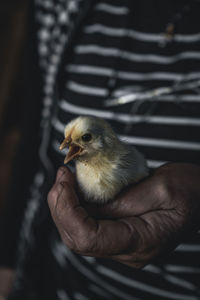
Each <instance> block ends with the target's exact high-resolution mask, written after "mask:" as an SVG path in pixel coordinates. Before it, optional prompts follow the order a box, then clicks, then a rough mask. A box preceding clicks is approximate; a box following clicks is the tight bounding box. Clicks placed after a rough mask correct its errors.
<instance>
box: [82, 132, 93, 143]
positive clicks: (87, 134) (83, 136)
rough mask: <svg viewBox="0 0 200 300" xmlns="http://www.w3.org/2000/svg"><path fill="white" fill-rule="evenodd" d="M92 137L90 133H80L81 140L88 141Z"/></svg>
mask: <svg viewBox="0 0 200 300" xmlns="http://www.w3.org/2000/svg"><path fill="white" fill-rule="evenodd" d="M91 139H92V135H91V134H90V133H86V134H84V135H82V141H83V142H89V141H91Z"/></svg>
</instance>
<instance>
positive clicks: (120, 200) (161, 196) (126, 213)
mask: <svg viewBox="0 0 200 300" xmlns="http://www.w3.org/2000/svg"><path fill="white" fill-rule="evenodd" d="M168 197H169V193H168V191H167V188H166V186H165V184H164V182H163V181H162V177H161V176H160V177H159V176H157V175H154V176H152V177H149V178H147V179H146V180H144V181H143V182H141V183H139V184H137V185H132V186H129V187H128V188H126V189H125V190H123V191H122V192H121V193H120V194H119V195H118V196H117V197H116V199H114V200H113V201H111V202H109V203H107V204H104V205H91V204H89V205H88V204H86V205H85V207H86V209H87V210H88V212H89V213H90V214H91V215H93V216H96V217H99V218H112V219H118V218H124V217H131V216H140V215H142V214H145V213H148V212H150V211H154V210H158V209H162V208H164V209H165V208H166V205H168V204H169V201H168ZM168 209H169V208H168Z"/></svg>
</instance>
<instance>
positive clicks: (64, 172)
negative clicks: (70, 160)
mask: <svg viewBox="0 0 200 300" xmlns="http://www.w3.org/2000/svg"><path fill="white" fill-rule="evenodd" d="M61 181H66V182H69V183H70V184H71V185H74V184H75V176H74V174H73V173H72V172H71V171H70V170H69V169H68V168H67V167H64V166H62V167H60V168H59V169H58V171H57V174H56V182H61Z"/></svg>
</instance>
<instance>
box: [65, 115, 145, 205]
mask: <svg viewBox="0 0 200 300" xmlns="http://www.w3.org/2000/svg"><path fill="white" fill-rule="evenodd" d="M64 136H65V138H64V141H63V142H62V144H61V145H60V150H62V149H64V148H69V151H68V153H67V155H66V157H65V160H64V163H65V164H67V163H68V162H69V161H71V160H72V159H75V161H76V176H77V181H78V185H79V187H80V190H81V191H82V193H83V194H84V197H85V200H86V201H90V202H95V203H105V202H108V201H109V200H112V199H114V197H115V196H116V195H117V194H118V193H119V192H120V191H121V190H122V189H123V188H124V187H125V186H127V185H129V184H130V183H134V182H138V181H139V180H141V179H142V178H144V177H146V176H147V175H148V168H147V165H146V161H145V159H144V157H143V155H142V154H141V153H140V152H139V151H138V150H136V148H134V147H132V146H129V145H126V144H124V143H122V142H121V141H120V140H119V139H118V137H117V136H116V134H115V133H114V131H113V129H112V128H111V126H110V125H109V124H108V123H107V122H106V121H104V120H103V119H100V118H97V117H91V116H80V117H78V118H76V119H73V120H72V121H71V122H70V123H68V124H67V126H66V127H65V131H64Z"/></svg>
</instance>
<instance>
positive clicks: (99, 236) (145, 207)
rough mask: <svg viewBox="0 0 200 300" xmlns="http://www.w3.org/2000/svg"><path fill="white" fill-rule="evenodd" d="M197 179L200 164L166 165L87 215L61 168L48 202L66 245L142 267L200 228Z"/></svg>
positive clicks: (199, 189) (199, 173)
mask: <svg viewBox="0 0 200 300" xmlns="http://www.w3.org/2000/svg"><path fill="white" fill-rule="evenodd" d="M199 183H200V167H198V166H195V165H190V164H171V165H165V166H163V167H161V168H159V169H157V170H156V171H155V172H154V174H153V175H151V176H150V177H149V178H147V179H146V180H144V181H143V182H141V183H139V184H138V185H136V186H133V187H129V188H128V189H127V190H126V191H124V192H123V193H121V195H119V197H118V198H117V199H116V200H115V201H114V202H112V203H109V204H107V205H105V206H101V207H93V208H92V210H91V209H90V213H89V214H88V209H87V210H86V209H85V208H84V207H83V206H81V205H80V201H79V199H78V196H77V194H76V190H75V183H74V178H73V176H72V174H70V172H69V171H68V170H67V169H65V168H61V169H60V170H59V172H58V174H57V179H56V182H55V184H54V186H53V187H52V189H51V191H50V192H49V195H48V203H49V207H50V210H51V214H52V217H53V220H54V222H55V224H56V226H57V228H58V230H59V232H60V235H61V238H62V240H63V241H64V243H65V244H66V245H67V246H68V247H69V248H70V249H72V250H74V251H76V252H77V253H79V254H81V255H89V256H96V257H104V258H111V259H114V260H117V261H119V262H121V263H124V264H127V265H129V266H132V267H143V266H144V265H146V264H148V263H149V262H150V261H151V260H153V259H155V258H157V257H158V256H159V255H163V254H165V253H168V252H169V251H171V250H172V249H174V248H175V247H176V246H177V245H178V244H179V243H180V242H181V240H182V238H183V236H185V235H186V234H189V233H191V232H194V231H196V230H197V229H198V228H199V227H200V221H199V216H200V184H199ZM90 208H91V206H90ZM92 215H93V217H92ZM95 216H96V217H95Z"/></svg>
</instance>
